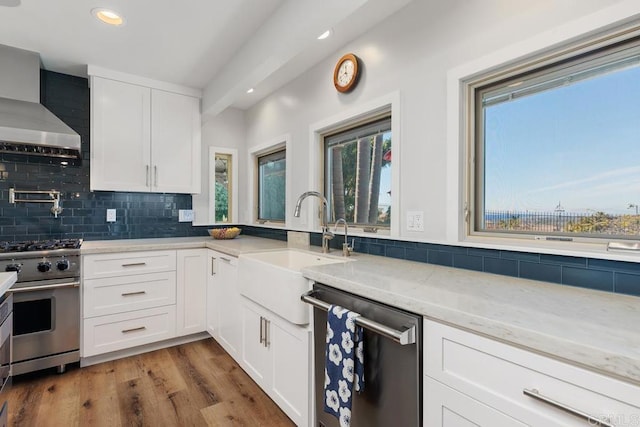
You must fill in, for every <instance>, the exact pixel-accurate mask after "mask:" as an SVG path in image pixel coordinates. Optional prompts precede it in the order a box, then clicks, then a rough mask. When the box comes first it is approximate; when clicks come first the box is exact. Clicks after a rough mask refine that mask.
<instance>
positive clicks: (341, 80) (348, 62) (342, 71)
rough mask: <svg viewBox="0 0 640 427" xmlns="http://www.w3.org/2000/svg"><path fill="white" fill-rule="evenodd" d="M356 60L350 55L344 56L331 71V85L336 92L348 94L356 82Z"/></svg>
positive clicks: (357, 71)
mask: <svg viewBox="0 0 640 427" xmlns="http://www.w3.org/2000/svg"><path fill="white" fill-rule="evenodd" d="M358 65H359V64H358V58H356V56H355V55H353V54H352V53H348V54H346V55H344V56H343V57H342V58H340V60H338V63H337V64H336V67H335V70H334V71H333V84H334V86H335V87H336V89H337V90H338V92H348V91H350V90H351V89H353V88H354V87H355V85H356V83H357V81H358V73H359V70H358V68H359V66H358Z"/></svg>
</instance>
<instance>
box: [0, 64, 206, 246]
mask: <svg viewBox="0 0 640 427" xmlns="http://www.w3.org/2000/svg"><path fill="white" fill-rule="evenodd" d="M40 79H41V83H40V102H41V103H42V104H43V105H45V106H46V107H47V108H48V109H49V110H51V111H52V112H53V113H54V114H55V115H56V116H58V117H59V118H61V119H62V120H63V121H64V122H65V123H67V125H69V126H70V127H71V128H73V129H74V130H75V131H76V132H78V133H79V134H80V137H81V139H82V160H81V161H76V162H75V164H70V165H68V166H62V165H60V164H57V163H58V162H56V161H55V160H50V159H43V158H29V157H27V156H16V155H12V154H2V155H0V172H1V173H0V211H1V212H2V216H1V217H0V240H38V239H57V238H63V237H66V238H84V239H86V240H99V239H130V238H148V237H178V236H205V235H207V228H208V227H192V226H191V223H179V222H178V210H179V209H191V196H190V195H188V194H166V193H165V194H151V193H122V192H107V191H96V192H90V191H89V167H90V155H89V117H90V114H89V113H90V110H89V86H88V81H87V79H84V78H80V77H74V76H69V75H66V74H59V73H54V72H49V71H44V70H43V71H42V72H41V77H40ZM122 155H123V156H124V155H126V153H122ZM12 187H13V188H16V189H17V190H51V189H55V190H58V191H61V192H62V196H61V206H62V208H63V209H64V211H63V212H62V214H61V215H59V216H58V218H54V216H53V215H52V214H51V212H50V211H49V209H50V208H51V205H49V204H37V203H16V204H9V188H12ZM107 209H116V213H117V218H118V220H117V222H115V223H107V222H106V210H107Z"/></svg>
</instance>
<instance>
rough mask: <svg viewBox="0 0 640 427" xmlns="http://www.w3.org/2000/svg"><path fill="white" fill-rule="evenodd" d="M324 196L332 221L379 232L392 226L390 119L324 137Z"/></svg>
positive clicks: (371, 122)
mask: <svg viewBox="0 0 640 427" xmlns="http://www.w3.org/2000/svg"><path fill="white" fill-rule="evenodd" d="M324 159H325V162H324V177H325V188H324V194H325V196H326V198H327V201H328V202H329V206H330V209H331V217H332V221H336V220H337V219H339V218H344V219H345V220H346V221H347V222H348V223H349V224H350V225H356V226H360V227H362V228H364V230H365V231H376V230H377V229H378V228H389V226H390V223H391V117H384V118H381V119H378V120H374V121H369V122H368V123H366V124H363V125H360V126H357V127H352V128H350V129H347V130H344V131H341V132H339V133H334V134H330V135H327V136H325V137H324Z"/></svg>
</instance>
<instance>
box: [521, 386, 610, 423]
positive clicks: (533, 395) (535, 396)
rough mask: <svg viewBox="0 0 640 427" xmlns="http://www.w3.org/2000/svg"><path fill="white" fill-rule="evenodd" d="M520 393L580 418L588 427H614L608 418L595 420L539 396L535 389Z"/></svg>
mask: <svg viewBox="0 0 640 427" xmlns="http://www.w3.org/2000/svg"><path fill="white" fill-rule="evenodd" d="M522 393H523V394H524V395H525V396H529V397H531V398H533V399H536V400H539V401H540V402H543V403H546V404H547V405H550V406H553V407H554V408H558V409H560V410H561V411H564V412H567V413H569V414H571V415H574V416H576V417H579V418H582V419H583V420H586V421H588V422H589V425H592V426H602V427H615V426H614V425H613V424H611V422H610V421H609V419H608V418H604V419H600V418H596V417H594V416H592V415H589V414H587V413H586V412H583V411H581V410H579V409H576V408H572V407H571V406H568V405H565V404H564V403H561V402H558V401H557V400H554V399H552V398H550V397H547V396H545V395H542V394H540V392H539V391H538V390H536V389H531V390H530V389H527V388H525V389H524V390H522Z"/></svg>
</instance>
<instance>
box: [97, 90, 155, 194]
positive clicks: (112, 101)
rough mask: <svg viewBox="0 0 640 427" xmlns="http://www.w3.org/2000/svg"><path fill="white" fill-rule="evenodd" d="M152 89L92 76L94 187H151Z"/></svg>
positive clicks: (120, 188)
mask: <svg viewBox="0 0 640 427" xmlns="http://www.w3.org/2000/svg"><path fill="white" fill-rule="evenodd" d="M150 102H151V89H149V88H146V87H142V86H138V85H132V84H128V83H122V82H117V81H114V80H108V79H102V78H97V77H94V78H92V79H91V190H113V191H150V187H149V169H148V168H149V167H150V165H151V152H150V147H151V109H150V108H149V107H150V105H151V104H150Z"/></svg>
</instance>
